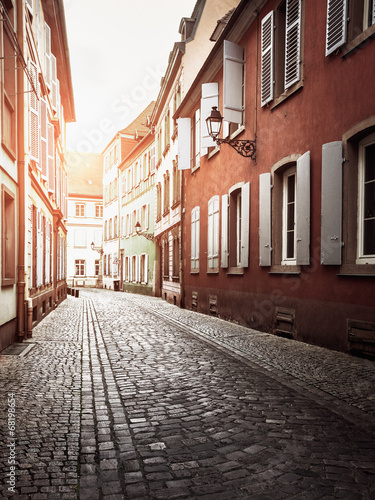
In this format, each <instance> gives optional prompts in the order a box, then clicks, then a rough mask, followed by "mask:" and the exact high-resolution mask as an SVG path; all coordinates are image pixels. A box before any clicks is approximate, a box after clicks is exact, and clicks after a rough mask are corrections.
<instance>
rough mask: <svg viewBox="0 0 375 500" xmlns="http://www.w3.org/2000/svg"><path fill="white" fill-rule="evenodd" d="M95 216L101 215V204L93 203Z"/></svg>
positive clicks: (100, 216)
mask: <svg viewBox="0 0 375 500" xmlns="http://www.w3.org/2000/svg"><path fill="white" fill-rule="evenodd" d="M95 217H99V218H102V217H103V205H95Z"/></svg>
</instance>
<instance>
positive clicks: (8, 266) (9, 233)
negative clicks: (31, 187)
mask: <svg viewBox="0 0 375 500" xmlns="http://www.w3.org/2000/svg"><path fill="white" fill-rule="evenodd" d="M1 205H2V210H1V212H2V219H1V239H2V248H1V251H2V266H1V269H2V273H1V286H7V285H14V283H15V280H16V211H15V195H14V194H13V193H12V192H11V191H10V190H9V189H8V188H7V187H6V186H4V184H3V185H2V186H1Z"/></svg>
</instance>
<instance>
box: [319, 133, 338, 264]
mask: <svg viewBox="0 0 375 500" xmlns="http://www.w3.org/2000/svg"><path fill="white" fill-rule="evenodd" d="M342 161H343V160H342V142H341V141H336V142H330V143H328V144H323V148H322V193H321V196H322V214H321V245H322V247H321V259H320V261H321V263H322V264H325V265H338V266H339V265H341V248H342V241H341V239H342Z"/></svg>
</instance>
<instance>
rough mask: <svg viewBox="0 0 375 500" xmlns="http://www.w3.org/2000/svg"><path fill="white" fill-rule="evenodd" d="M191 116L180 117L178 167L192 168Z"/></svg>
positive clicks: (181, 168) (178, 123)
mask: <svg viewBox="0 0 375 500" xmlns="http://www.w3.org/2000/svg"><path fill="white" fill-rule="evenodd" d="M190 121H191V120H190V118H178V119H177V125H178V169H179V170H190V154H191V136H190Z"/></svg>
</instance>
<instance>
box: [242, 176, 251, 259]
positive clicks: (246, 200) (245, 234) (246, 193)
mask: <svg viewBox="0 0 375 500" xmlns="http://www.w3.org/2000/svg"><path fill="white" fill-rule="evenodd" d="M249 234H250V182H247V183H246V184H244V185H243V186H242V188H241V262H240V266H241V267H248V266H249Z"/></svg>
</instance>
